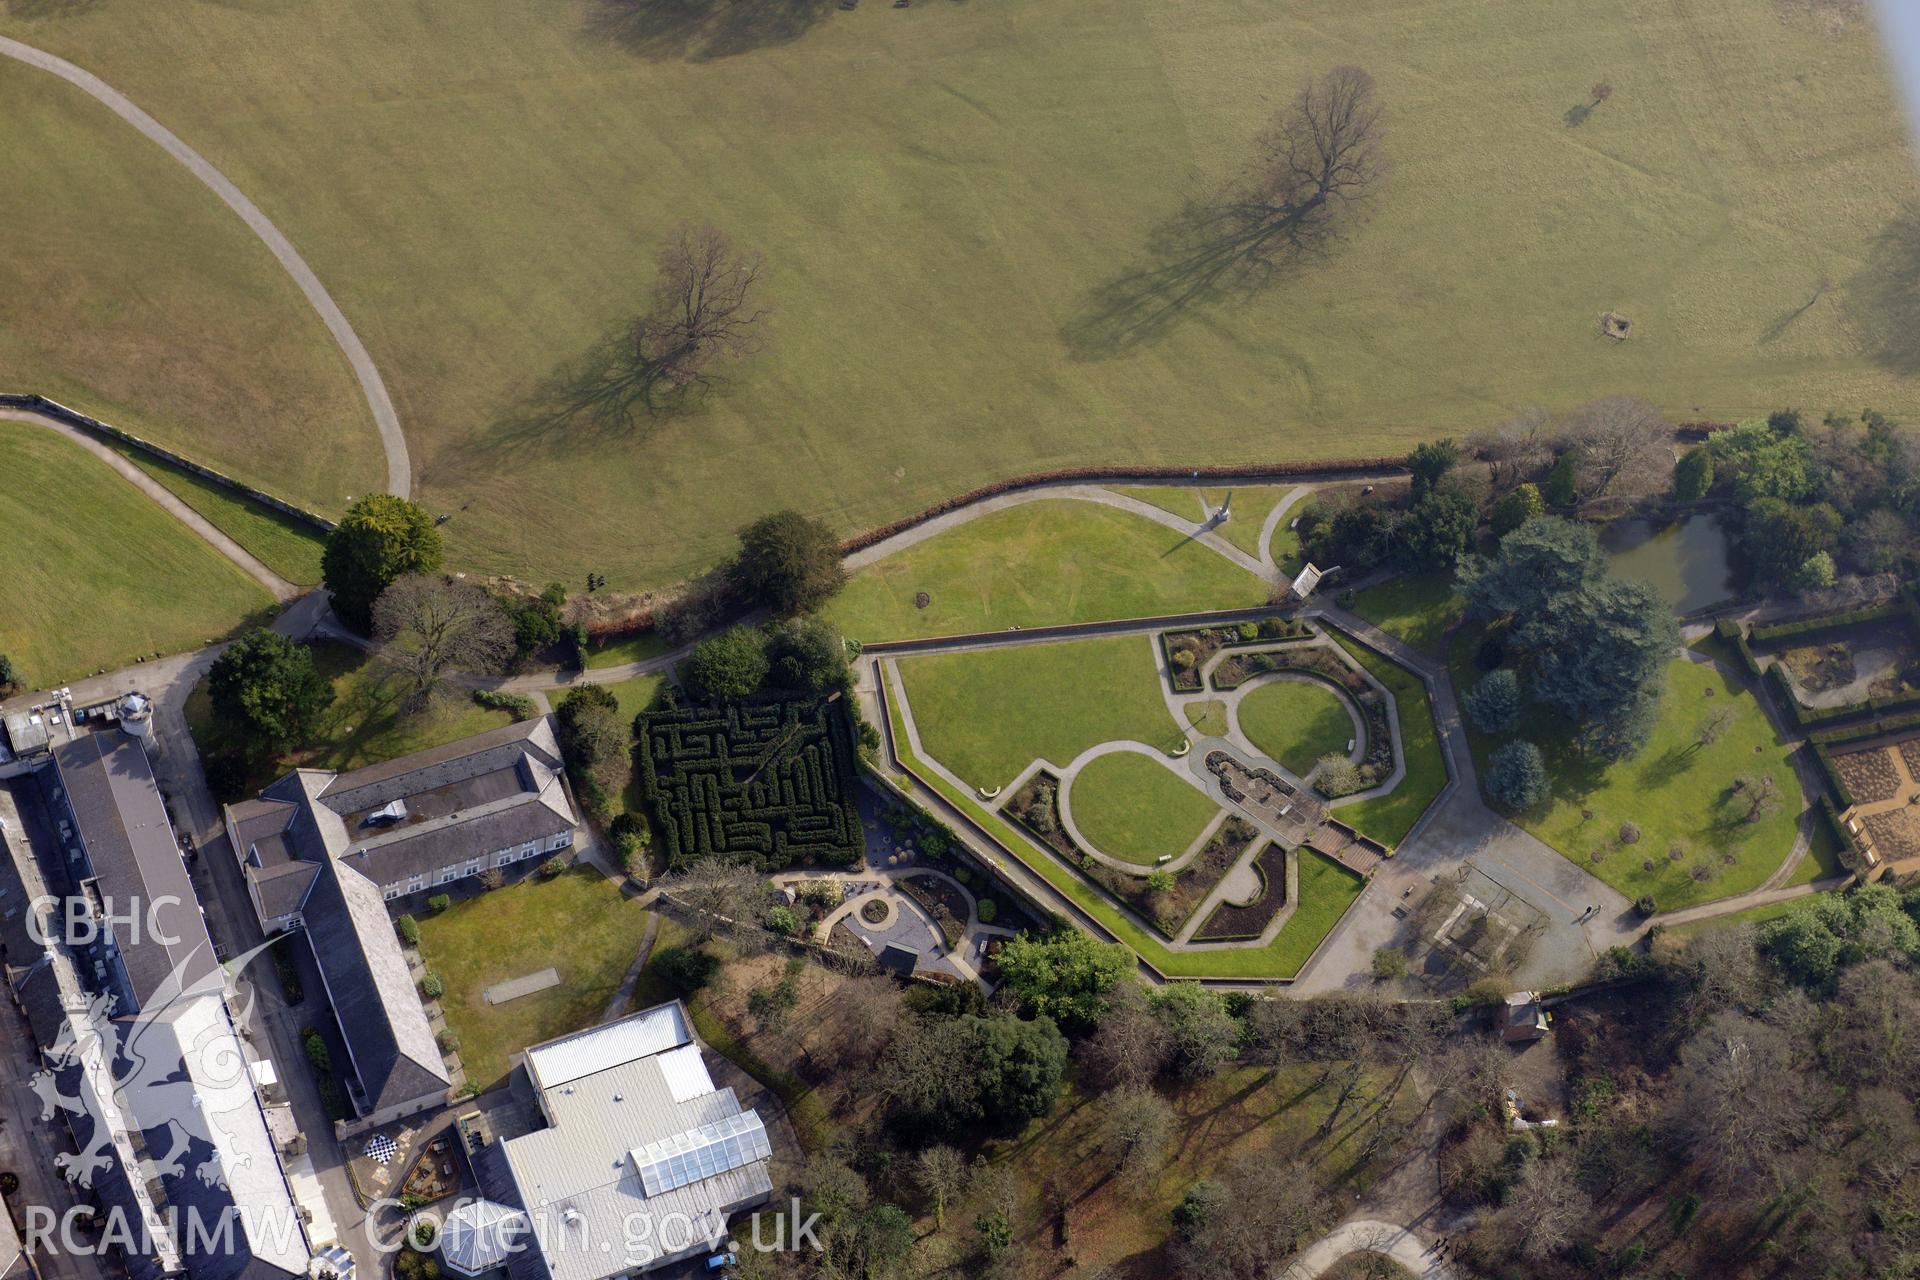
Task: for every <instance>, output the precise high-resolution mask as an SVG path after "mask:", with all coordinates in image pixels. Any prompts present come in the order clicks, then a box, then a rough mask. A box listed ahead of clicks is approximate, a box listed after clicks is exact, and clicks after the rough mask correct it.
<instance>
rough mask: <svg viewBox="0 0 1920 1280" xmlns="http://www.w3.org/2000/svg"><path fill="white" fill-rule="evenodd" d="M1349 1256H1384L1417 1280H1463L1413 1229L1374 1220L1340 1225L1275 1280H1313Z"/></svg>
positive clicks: (1460, 1274)
mask: <svg viewBox="0 0 1920 1280" xmlns="http://www.w3.org/2000/svg"><path fill="white" fill-rule="evenodd" d="M1350 1253H1384V1254H1386V1255H1387V1256H1388V1257H1389V1258H1392V1259H1393V1260H1394V1261H1395V1262H1397V1263H1399V1264H1400V1265H1401V1266H1403V1267H1405V1268H1406V1269H1407V1270H1408V1271H1411V1272H1412V1273H1413V1274H1414V1275H1416V1276H1418V1277H1420V1280H1465V1275H1466V1273H1465V1272H1462V1271H1458V1270H1456V1269H1455V1268H1454V1267H1453V1266H1451V1265H1450V1264H1449V1263H1447V1262H1446V1261H1445V1260H1444V1259H1442V1258H1440V1257H1438V1256H1436V1255H1435V1254H1434V1252H1433V1246H1432V1245H1429V1244H1426V1243H1425V1242H1424V1241H1422V1240H1421V1238H1420V1237H1419V1236H1418V1235H1416V1234H1415V1233H1414V1230H1413V1228H1411V1227H1402V1226H1396V1225H1395V1224H1393V1223H1391V1222H1381V1221H1380V1220H1378V1219H1376V1218H1355V1219H1353V1220H1351V1221H1349V1222H1343V1223H1341V1224H1340V1225H1339V1226H1337V1227H1335V1228H1334V1229H1333V1230H1332V1231H1329V1232H1328V1233H1327V1234H1326V1235H1324V1236H1322V1237H1321V1238H1320V1239H1318V1240H1316V1241H1314V1242H1313V1243H1312V1244H1310V1245H1308V1246H1307V1247H1306V1248H1305V1249H1302V1250H1301V1251H1300V1255H1299V1256H1298V1257H1297V1258H1295V1259H1294V1260H1293V1265H1291V1266H1289V1267H1288V1268H1287V1269H1286V1270H1285V1271H1283V1272H1281V1273H1280V1275H1279V1276H1278V1277H1277V1278H1276V1280H1316V1278H1317V1277H1318V1276H1320V1275H1321V1274H1322V1273H1323V1272H1325V1271H1327V1270H1329V1269H1331V1268H1332V1266H1333V1264H1334V1263H1336V1262H1338V1261H1340V1259H1342V1258H1344V1257H1346V1256H1347V1255H1348V1254H1350Z"/></svg>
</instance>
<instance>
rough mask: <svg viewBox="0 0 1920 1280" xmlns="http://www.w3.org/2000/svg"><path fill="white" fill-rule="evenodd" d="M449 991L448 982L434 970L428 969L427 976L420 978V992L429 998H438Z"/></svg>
mask: <svg viewBox="0 0 1920 1280" xmlns="http://www.w3.org/2000/svg"><path fill="white" fill-rule="evenodd" d="M446 993H447V984H446V983H445V982H443V981H441V979H440V975H439V974H437V973H435V972H434V971H433V970H431V969H429V970H427V976H426V977H424V978H422V979H420V994H421V995H423V996H425V997H426V998H427V999H429V1000H438V999H439V998H440V997H441V996H443V995H445V994H446Z"/></svg>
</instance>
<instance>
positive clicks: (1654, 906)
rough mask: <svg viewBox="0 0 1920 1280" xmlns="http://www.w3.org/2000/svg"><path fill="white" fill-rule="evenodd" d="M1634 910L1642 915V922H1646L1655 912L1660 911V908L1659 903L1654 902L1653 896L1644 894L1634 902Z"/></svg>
mask: <svg viewBox="0 0 1920 1280" xmlns="http://www.w3.org/2000/svg"><path fill="white" fill-rule="evenodd" d="M1633 909H1634V910H1635V911H1637V912H1639V913H1640V918H1641V919H1642V920H1645V919H1647V918H1648V917H1650V916H1652V915H1653V913H1654V912H1656V911H1658V910H1659V909H1660V907H1659V904H1658V903H1656V902H1654V900H1653V895H1652V894H1650V893H1643V894H1641V895H1640V896H1639V897H1638V898H1635V899H1634V900H1633Z"/></svg>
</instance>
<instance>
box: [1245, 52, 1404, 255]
mask: <svg viewBox="0 0 1920 1280" xmlns="http://www.w3.org/2000/svg"><path fill="white" fill-rule="evenodd" d="M1385 133H1386V130H1385V127H1384V125H1383V123H1382V112H1381V107H1380V102H1379V99H1378V98H1377V97H1376V96H1375V94H1374V85H1373V77H1372V76H1370V75H1368V74H1367V73H1366V72H1365V71H1363V70H1362V69H1361V68H1359V67H1335V68H1334V69H1333V70H1331V71H1329V72H1327V74H1326V75H1324V76H1321V77H1320V78H1318V79H1317V80H1310V81H1308V82H1307V84H1306V85H1305V86H1304V87H1303V88H1302V89H1301V90H1300V92H1299V93H1298V94H1297V95H1296V96H1295V97H1294V100H1293V104H1292V105H1291V106H1289V107H1287V108H1286V109H1285V110H1283V111H1281V112H1280V113H1279V114H1278V115H1276V116H1275V117H1274V119H1273V122H1272V124H1271V125H1269V126H1268V128H1267V130H1266V132H1264V133H1262V134H1261V135H1260V137H1259V139H1258V140H1257V143H1256V145H1257V147H1258V157H1257V159H1256V161H1255V165H1254V178H1253V182H1252V183H1251V184H1250V186H1249V187H1248V189H1247V191H1246V193H1245V194H1244V195H1243V196H1242V197H1241V198H1240V199H1239V200H1237V201H1231V202H1229V203H1228V204H1227V205H1226V206H1225V208H1224V212H1225V213H1226V214H1227V216H1228V218H1229V219H1230V220H1231V221H1232V222H1233V223H1234V224H1236V228H1237V233H1236V236H1235V239H1236V240H1237V243H1238V246H1239V252H1240V255H1241V257H1242V259H1243V260H1244V261H1247V262H1256V263H1264V264H1267V265H1271V262H1272V259H1273V256H1274V255H1275V254H1276V253H1278V252H1279V251H1280V250H1282V249H1298V248H1306V247H1312V246H1314V245H1317V244H1320V243H1323V242H1324V241H1326V240H1327V239H1328V238H1329V237H1331V236H1332V235H1334V234H1335V233H1336V232H1338V230H1339V229H1340V224H1341V218H1342V217H1343V215H1345V214H1348V213H1351V212H1352V211H1353V210H1354V209H1355V208H1356V207H1357V206H1358V205H1360V204H1361V203H1362V202H1363V201H1365V200H1366V199H1367V198H1368V197H1369V196H1371V195H1372V194H1373V193H1374V192H1375V190H1377V189H1378V187H1379V185H1380V182H1381V179H1383V178H1384V177H1385V176H1386V173H1387V162H1386V156H1385V153H1384V150H1383V148H1382V145H1381V143H1382V139H1383V138H1384V136H1385Z"/></svg>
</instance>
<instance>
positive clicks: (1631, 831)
mask: <svg viewBox="0 0 1920 1280" xmlns="http://www.w3.org/2000/svg"><path fill="white" fill-rule="evenodd" d="M1620 843H1621V844H1639V843H1640V824H1639V823H1637V822H1623V823H1621V824H1620Z"/></svg>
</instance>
